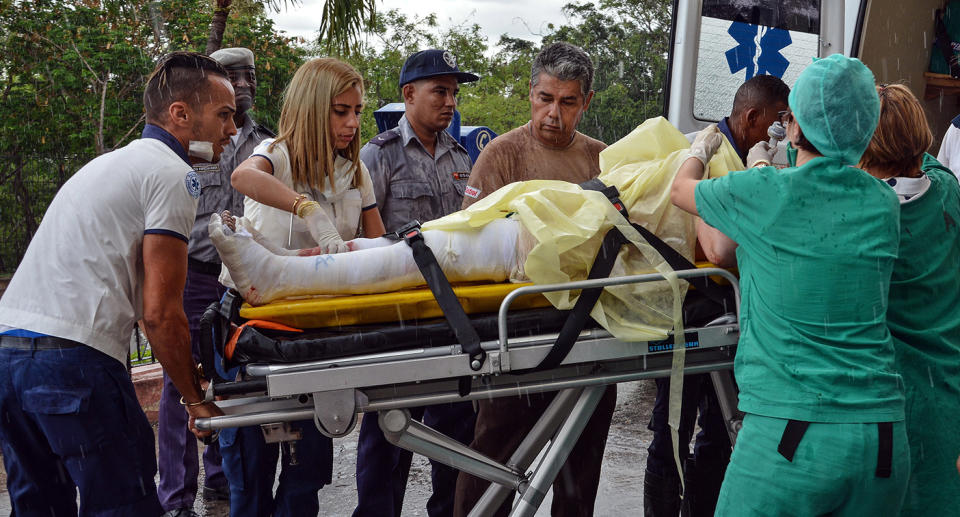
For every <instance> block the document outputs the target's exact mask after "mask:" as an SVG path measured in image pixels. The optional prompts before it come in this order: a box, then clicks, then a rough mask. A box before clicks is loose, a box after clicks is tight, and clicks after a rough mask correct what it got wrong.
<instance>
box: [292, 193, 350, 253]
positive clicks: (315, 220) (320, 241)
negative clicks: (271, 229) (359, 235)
mask: <svg viewBox="0 0 960 517" xmlns="http://www.w3.org/2000/svg"><path fill="white" fill-rule="evenodd" d="M297 214H298V215H299V216H300V218H302V219H303V222H304V223H306V224H307V229H309V230H310V235H311V236H312V237H313V240H315V241H317V248H319V249H320V250H321V251H322V252H323V253H325V254H332V253H343V252H345V251H349V248H347V244H346V243H345V242H343V239H341V238H340V232H338V231H337V228H336V227H335V226H334V225H333V223H332V222H331V221H330V218H329V217H327V214H326V212H324V211H323V208H321V207H320V203H317V202H316V201H304V202H303V203H302V204H301V205H300V208H299V209H298V210H297Z"/></svg>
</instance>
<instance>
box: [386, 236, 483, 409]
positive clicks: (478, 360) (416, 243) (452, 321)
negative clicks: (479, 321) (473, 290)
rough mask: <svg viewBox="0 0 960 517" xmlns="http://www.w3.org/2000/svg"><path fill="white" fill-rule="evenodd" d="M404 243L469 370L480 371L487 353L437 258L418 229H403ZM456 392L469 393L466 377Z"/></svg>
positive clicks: (467, 378)
mask: <svg viewBox="0 0 960 517" xmlns="http://www.w3.org/2000/svg"><path fill="white" fill-rule="evenodd" d="M398 233H399V232H398ZM403 240H404V241H405V242H406V243H407V245H408V246H410V249H411V250H412V251H413V260H414V261H415V262H416V263H417V267H418V268H420V274H422V275H423V279H424V280H426V282H427V287H429V288H430V292H432V293H433V297H434V298H436V300H437V304H438V305H440V309H441V310H442V311H443V316H444V317H445V318H446V320H447V324H448V325H450V329H451V330H452V331H453V334H454V335H455V336H456V337H457V341H458V342H459V343H460V346H461V347H462V348H463V351H464V352H465V353H467V354H468V355H469V356H470V368H471V369H472V370H479V369H480V367H481V366H483V361H484V360H486V357H487V354H486V352H484V351H483V349H482V348H480V336H479V335H478V334H477V330H476V329H474V328H473V324H471V323H470V319H469V318H467V313H466V312H464V310H463V306H462V305H460V300H458V299H457V295H455V294H454V293H453V288H452V287H451V286H450V282H449V281H448V280H447V275H445V274H444V273H443V270H442V269H440V264H439V263H437V258H436V257H435V256H434V255H433V252H432V251H430V247H429V246H427V243H426V242H424V241H423V234H422V233H420V229H419V227H417V228H411V227H409V226H407V227H404V232H403ZM459 391H460V395H461V396H465V395H467V394H469V393H470V378H469V377H463V378H461V379H460V389H459Z"/></svg>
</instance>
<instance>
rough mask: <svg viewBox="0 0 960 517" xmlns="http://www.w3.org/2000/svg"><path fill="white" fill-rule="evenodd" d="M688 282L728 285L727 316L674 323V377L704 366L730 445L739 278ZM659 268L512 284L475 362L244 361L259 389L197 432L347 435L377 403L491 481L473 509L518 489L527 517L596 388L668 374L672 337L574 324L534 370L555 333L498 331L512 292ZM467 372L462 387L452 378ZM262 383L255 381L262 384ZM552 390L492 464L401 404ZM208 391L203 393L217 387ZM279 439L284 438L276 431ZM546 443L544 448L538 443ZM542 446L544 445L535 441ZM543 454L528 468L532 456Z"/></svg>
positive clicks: (407, 431)
mask: <svg viewBox="0 0 960 517" xmlns="http://www.w3.org/2000/svg"><path fill="white" fill-rule="evenodd" d="M674 274H675V275H676V277H677V278H680V279H686V278H694V277H705V276H720V277H722V278H724V279H725V280H727V281H728V282H729V283H730V285H731V286H732V289H733V293H734V300H735V307H734V313H733V314H730V315H729V316H728V317H726V318H721V319H720V320H718V321H717V322H716V324H711V325H708V326H705V327H700V328H690V329H684V339H683V341H684V343H685V348H686V350H685V353H686V360H685V364H684V366H683V373H684V374H693V373H710V374H711V378H712V380H713V383H714V386H715V387H716V390H717V395H718V399H719V401H720V406H721V410H722V412H723V415H724V420H725V423H726V424H727V430H728V433H729V435H730V439H731V443H733V442H735V440H736V434H737V432H738V431H739V429H740V423H741V421H742V415H741V414H738V413H737V412H736V401H737V392H736V387H735V385H734V383H733V378H732V374H731V370H732V368H733V355H734V351H735V348H736V344H737V340H738V338H739V313H740V289H739V283H738V281H737V278H736V277H735V276H734V275H733V274H732V273H730V272H728V271H726V270H724V269H719V268H698V269H691V270H684V271H676V272H675V273H674ZM664 279H665V276H664V275H662V274H659V273H651V274H645V275H633V276H627V277H615V278H602V279H596V280H583V281H577V282H569V283H564V284H551V285H532V286H525V287H521V288H518V289H516V290H514V291H512V292H511V293H510V294H509V295H507V297H506V298H504V300H503V302H502V303H501V305H500V310H499V314H498V329H499V338H498V339H497V340H492V341H484V342H482V343H481V346H482V348H483V349H484V351H485V352H486V354H487V358H486V360H485V361H484V362H483V364H482V365H479V368H477V366H478V365H477V364H476V362H474V364H472V365H471V364H470V360H469V357H468V356H467V355H466V354H465V353H463V351H462V350H461V349H460V346H459V345H450V346H442V347H433V348H420V349H407V350H401V351H393V352H385V353H374V354H366V355H361V356H354V357H347V358H338V359H330V360H318V361H310V362H303V363H295V364H249V365H247V367H246V374H247V375H248V376H250V377H252V378H254V379H258V380H259V381H254V382H253V383H252V385H254V386H257V387H258V388H259V390H260V392H259V393H252V394H249V395H248V396H244V397H242V398H234V399H228V400H222V401H218V402H217V405H218V406H220V408H221V409H222V410H223V412H224V416H218V417H212V418H205V419H197V422H196V425H197V427H198V428H199V429H202V430H216V429H222V428H226V427H243V426H250V425H261V426H263V427H264V429H272V430H274V432H276V429H277V427H278V426H277V424H278V423H284V422H293V421H297V420H306V419H313V420H314V422H315V423H316V425H317V427H318V429H319V430H320V431H321V432H322V433H323V434H325V435H327V436H330V437H331V438H338V437H343V436H345V435H347V434H348V433H350V432H351V431H352V430H353V428H354V426H355V425H356V423H357V415H358V414H360V413H364V412H371V411H376V412H378V413H379V414H378V423H379V425H380V427H381V429H382V430H383V432H384V435H385V437H386V438H387V440H388V441H390V442H391V443H393V444H394V445H397V446H399V447H402V448H404V449H407V450H410V451H412V452H416V453H419V454H422V455H424V456H426V457H427V458H430V459H431V460H436V461H439V462H441V463H444V464H446V465H450V466H452V467H454V468H456V469H458V470H461V471H464V472H467V473H469V474H471V475H474V476H477V477H479V478H482V479H486V480H488V481H491V484H490V487H489V488H488V490H487V491H486V493H485V494H484V495H483V497H482V498H481V499H480V500H479V501H478V503H477V504H476V505H475V507H474V508H473V510H472V511H471V513H470V515H471V516H483V515H490V514H492V513H493V512H494V511H495V510H496V509H497V508H498V507H499V506H500V505H501V504H502V503H503V501H505V500H506V498H507V497H509V495H510V494H511V492H518V493H519V494H520V497H518V498H517V500H516V502H515V504H514V506H513V510H512V511H511V513H510V515H511V516H517V517H519V516H532V515H534V514H535V513H536V511H537V509H538V508H539V506H540V504H541V503H542V501H543V498H544V497H545V495H546V494H547V491H548V490H549V488H550V486H551V485H552V483H553V480H554V478H555V477H556V476H557V474H558V472H559V470H560V468H561V467H562V465H563V464H564V462H565V461H566V459H567V456H569V454H570V451H571V450H572V449H573V446H574V445H575V443H576V441H577V438H578V437H579V436H580V433H581V431H582V430H583V428H584V427H585V426H586V423H587V421H588V420H589V419H590V417H591V415H592V414H593V411H594V409H595V408H596V406H597V403H598V402H599V401H600V398H601V397H602V395H603V392H604V390H605V389H606V386H607V385H609V384H616V383H620V382H628V381H635V380H640V379H649V378H657V377H669V376H670V373H671V369H672V363H673V355H674V353H664V352H668V351H672V350H673V348H674V346H673V343H674V338H673V337H672V335H671V336H670V337H668V338H667V339H665V340H657V341H647V342H625V341H621V340H618V339H616V338H615V337H613V336H612V335H610V334H609V333H608V332H606V331H604V330H602V329H590V330H584V331H582V332H581V333H580V336H579V338H578V339H577V341H576V343H575V344H574V346H573V348H572V349H571V351H570V353H569V354H568V355H567V356H566V358H565V359H564V360H563V361H562V362H561V364H560V366H559V367H556V368H552V369H549V370H539V371H537V370H534V368H535V367H536V366H537V365H538V364H539V363H540V361H541V360H542V359H543V358H544V357H545V356H546V355H547V353H548V352H549V350H550V348H551V347H552V346H553V343H554V341H555V340H556V338H557V334H556V333H553V334H544V335H538V336H530V337H523V338H513V339H508V337H507V336H508V334H507V327H508V314H509V310H510V306H511V304H512V303H513V301H514V300H516V299H517V298H518V297H520V296H523V295H526V294H532V293H545V292H554V291H566V290H577V289H586V288H590V287H608V286H615V285H624V284H633V283H642V282H651V281H662V280H664ZM464 376H467V377H470V379H471V390H470V392H469V394H467V395H465V396H461V394H460V392H459V389H458V388H459V379H461V378H463V377H464ZM263 381H265V382H263ZM551 391H559V393H558V395H557V396H556V397H555V398H554V400H553V401H552V402H551V403H550V405H549V406H548V407H547V409H546V410H545V412H544V413H543V415H542V417H541V418H540V419H539V421H538V422H537V423H536V424H535V426H534V427H533V429H532V430H531V431H530V432H529V433H528V434H527V436H526V437H525V438H524V440H523V441H522V443H521V444H520V446H518V448H517V449H516V451H515V452H514V453H513V455H512V456H511V457H510V459H509V460H508V461H507V462H506V463H504V464H501V463H499V462H496V461H494V460H493V459H491V458H489V457H486V456H484V455H482V454H480V453H478V452H476V451H474V450H472V449H470V448H469V447H468V446H466V445H463V444H461V443H460V442H458V441H456V440H454V439H452V438H450V437H448V436H445V435H443V434H441V433H439V432H437V431H435V430H433V429H431V428H430V427H428V426H426V425H424V424H422V423H421V422H418V421H416V420H413V419H412V418H411V416H410V412H409V411H408V409H407V408H410V407H417V406H424V405H432V404H439V403H447V402H456V401H463V400H479V399H487V398H496V397H504V396H522V395H526V394H532V393H542V392H551ZM206 396H207V398H208V399H209V400H213V398H214V397H215V396H216V387H215V386H211V387H210V388H208V390H207V393H206ZM279 439H280V440H283V439H285V436H284V434H283V433H282V432H279ZM548 442H549V445H548ZM545 447H546V448H545ZM541 451H543V452H542V458H541V461H540V462H539V463H538V464H537V465H536V466H533V468H532V469H531V466H532V465H533V462H534V460H535V459H536V458H537V457H538V455H541Z"/></svg>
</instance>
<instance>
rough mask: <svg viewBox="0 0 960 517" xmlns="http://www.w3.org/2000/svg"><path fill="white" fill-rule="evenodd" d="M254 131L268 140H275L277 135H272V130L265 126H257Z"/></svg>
mask: <svg viewBox="0 0 960 517" xmlns="http://www.w3.org/2000/svg"><path fill="white" fill-rule="evenodd" d="M255 129H256V130H257V131H259V132H261V133H263V134H265V135H267V137H268V138H276V136H277V134H276V133H274V132H273V130H272V129H270V128H268V127H267V126H264V125H263V124H257V125H256V127H255Z"/></svg>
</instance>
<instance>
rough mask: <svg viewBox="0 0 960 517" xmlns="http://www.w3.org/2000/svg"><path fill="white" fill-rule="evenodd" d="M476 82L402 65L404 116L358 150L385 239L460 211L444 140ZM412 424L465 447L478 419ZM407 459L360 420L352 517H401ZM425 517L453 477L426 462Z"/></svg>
mask: <svg viewBox="0 0 960 517" xmlns="http://www.w3.org/2000/svg"><path fill="white" fill-rule="evenodd" d="M477 79H479V77H477V76H476V75H474V74H470V73H466V72H461V71H460V69H459V68H458V67H457V62H456V58H455V57H454V56H453V54H451V53H450V52H447V51H445V50H424V51H421V52H417V53H415V54H413V55H412V56H410V57H409V58H407V61H406V62H405V63H404V65H403V69H402V70H401V71H400V88H401V89H402V92H403V101H404V106H405V109H406V113H405V114H404V116H403V117H401V118H400V122H399V123H398V125H397V127H396V128H393V129H390V130H388V131H385V132H384V133H381V134H379V135H377V136H376V137H374V138H373V139H372V140H370V142H368V143H367V144H366V145H364V146H363V149H361V150H360V159H361V160H363V163H364V164H365V165H366V166H367V169H369V170H370V178H371V179H372V180H373V188H374V192H375V194H376V197H377V203H378V205H379V206H380V214H381V215H382V217H383V223H384V226H385V227H386V229H387V231H396V230H397V229H399V228H400V227H401V226H403V225H405V224H406V223H408V222H410V221H412V220H414V219H416V220H419V221H429V220H432V219H437V218H440V217H443V216H445V215H447V214H449V213H452V212H456V211H457V210H459V209H460V204H461V202H462V201H463V191H464V188H465V187H466V184H467V179H468V178H469V177H470V168H471V166H472V163H471V161H470V156H469V155H468V154H467V151H466V149H464V148H463V147H462V146H461V145H460V144H459V143H458V142H457V141H456V139H454V138H453V137H452V136H450V134H449V133H447V132H446V128H447V126H449V125H450V122H451V120H453V114H454V110H456V107H457V98H456V95H457V92H458V91H459V84H460V83H467V82H472V81H476V80H477ZM410 412H411V413H412V414H413V416H414V417H415V418H417V419H422V420H423V422H424V423H425V424H427V425H429V426H430V427H432V428H434V429H436V430H438V431H440V432H442V433H444V434H447V435H448V436H451V437H453V438H456V439H457V440H459V441H461V442H463V443H465V444H466V443H470V440H471V439H472V438H473V426H474V422H475V420H476V414H475V413H474V410H473V405H472V404H471V403H470V402H455V403H451V404H440V405H436V406H427V407H421V408H411V409H410ZM411 459H412V453H411V452H409V451H405V450H402V449H399V448H397V447H395V446H393V445H391V444H390V443H389V442H387V441H386V439H385V438H384V436H383V433H382V432H381V430H380V427H379V425H378V424H377V415H376V414H375V413H368V414H366V415H364V418H363V423H362V424H361V426H360V441H359V444H358V446H357V496H358V503H357V508H356V510H355V511H354V512H353V515H354V517H363V516H371V517H390V516H399V515H400V511H401V508H402V507H403V493H404V491H405V489H406V484H407V474H408V472H409V470H410V462H411ZM432 464H433V465H432V472H431V474H432V479H433V495H431V496H430V499H429V500H428V501H427V513H428V514H429V515H430V517H438V516H447V515H452V513H453V493H454V488H455V485H456V481H457V472H456V470H454V469H453V468H451V467H448V466H446V465H443V464H440V463H438V462H432Z"/></svg>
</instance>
